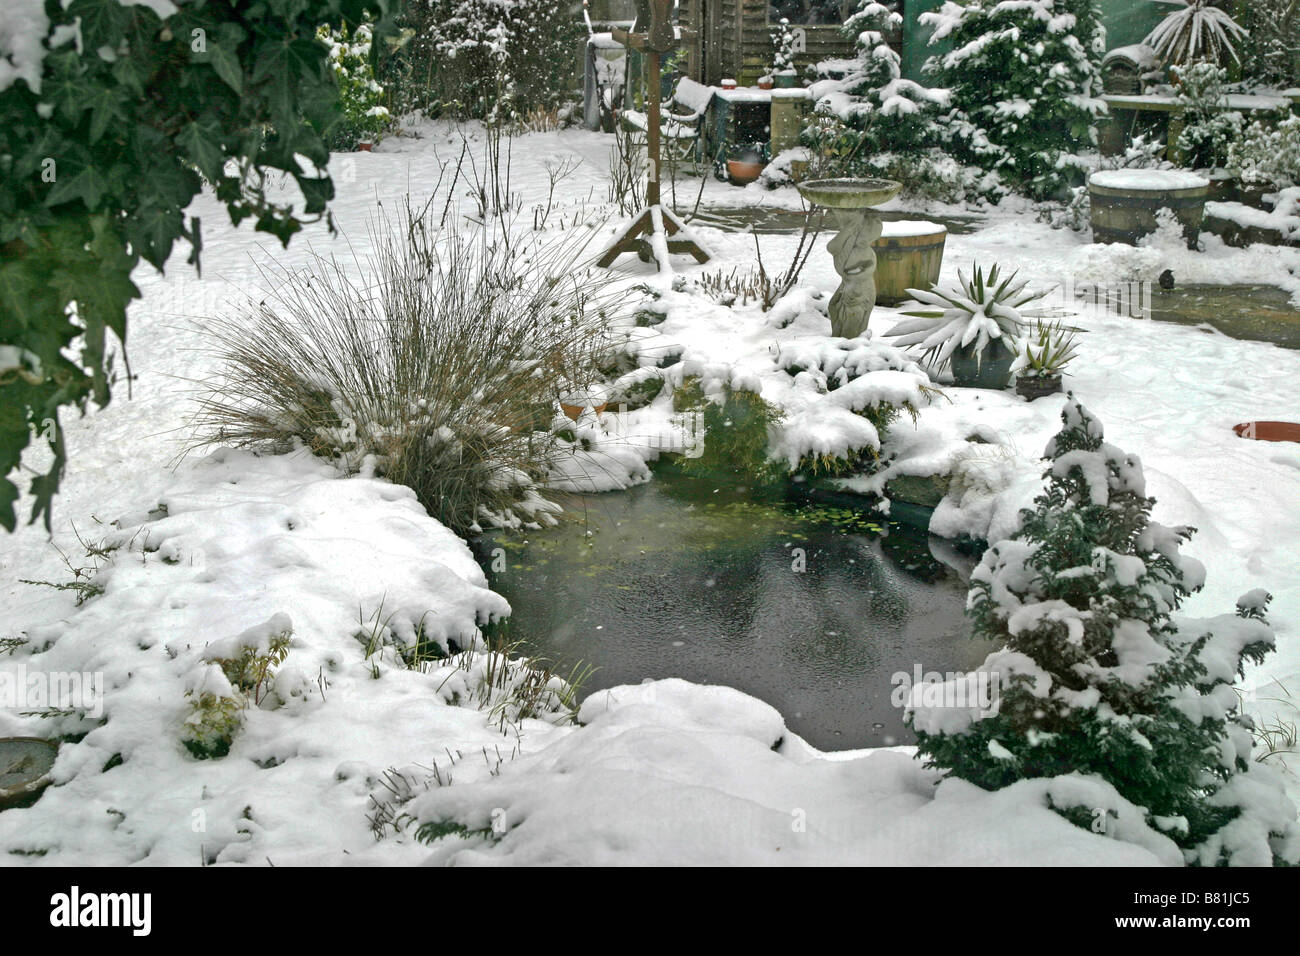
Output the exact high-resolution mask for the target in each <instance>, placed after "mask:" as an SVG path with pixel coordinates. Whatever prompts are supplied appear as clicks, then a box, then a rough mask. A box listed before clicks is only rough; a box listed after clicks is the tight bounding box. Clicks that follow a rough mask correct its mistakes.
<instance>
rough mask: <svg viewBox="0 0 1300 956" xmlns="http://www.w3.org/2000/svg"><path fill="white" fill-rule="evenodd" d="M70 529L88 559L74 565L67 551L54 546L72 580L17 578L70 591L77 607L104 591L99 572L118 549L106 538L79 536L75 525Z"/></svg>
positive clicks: (41, 585) (39, 585) (33, 583)
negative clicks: (96, 539)
mask: <svg viewBox="0 0 1300 956" xmlns="http://www.w3.org/2000/svg"><path fill="white" fill-rule="evenodd" d="M72 531H73V534H75V535H76V536H77V543H78V544H79V545H80V546H81V548H82V550H84V551H85V552H86V557H87V558H89V559H90V560H89V563H88V564H84V565H83V564H75V565H74V564H73V563H72V559H71V558H70V557H69V556H68V554H67V552H65V551H64V550H63V549H61V548H59V547H58V546H55V550H56V551H58V552H59V557H60V558H61V559H62V560H63V566H64V567H65V568H67V570H68V573H69V574H71V575H72V580H70V581H33V580H29V579H28V578H19V582H20V583H22V584H32V585H35V586H37V587H43V588H53V589H54V590H56V591H71V592H72V593H73V594H75V595H76V596H77V607H81V605H83V604H85V603H86V602H87V601H89V600H90V599H91V598H96V597H99V595H101V594H103V593H104V582H103V581H102V580H101V579H100V576H99V572H100V571H101V570H102V569H103V568H104V566H105V565H107V564H108V563H109V562H110V561H111V560H112V555H113V552H114V551H116V550H117V549H118V547H119V545H116V544H109V543H108V542H107V541H106V540H101V541H98V542H93V541H87V540H86V539H85V538H83V537H82V536H81V532H80V531H78V530H77V529H76V526H75V525H74V526H73V529H72Z"/></svg>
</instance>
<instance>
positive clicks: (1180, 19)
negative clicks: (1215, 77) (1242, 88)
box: [1145, 0, 1249, 66]
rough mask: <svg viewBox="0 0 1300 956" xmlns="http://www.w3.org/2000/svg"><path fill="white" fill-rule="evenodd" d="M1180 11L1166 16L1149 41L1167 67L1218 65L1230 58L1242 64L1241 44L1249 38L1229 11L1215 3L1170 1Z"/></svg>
mask: <svg viewBox="0 0 1300 956" xmlns="http://www.w3.org/2000/svg"><path fill="white" fill-rule="evenodd" d="M1166 2H1170V3H1176V4H1178V8H1177V9H1175V10H1170V11H1169V12H1168V13H1167V14H1165V18H1164V19H1163V20H1161V21H1160V22H1159V23H1158V24H1156V27H1155V29H1154V30H1152V31H1151V32H1150V33H1149V34H1148V35H1147V38H1146V41H1145V42H1146V44H1147V46H1149V47H1151V48H1152V49H1153V50H1155V51H1156V55H1157V56H1159V57H1160V59H1162V60H1163V61H1164V62H1165V63H1168V64H1172V65H1176V66H1186V65H1188V64H1190V63H1195V62H1196V61H1197V60H1210V61H1212V62H1215V63H1218V62H1221V61H1222V60H1223V54H1224V53H1227V54H1229V55H1230V56H1231V57H1232V59H1233V60H1234V61H1235V62H1237V63H1240V62H1241V59H1240V57H1238V55H1237V44H1239V43H1240V42H1241V41H1243V40H1245V39H1246V37H1247V36H1248V35H1249V34H1248V31H1247V30H1246V28H1245V27H1243V26H1241V24H1239V23H1238V22H1237V21H1236V20H1234V19H1232V14H1230V13H1228V11H1227V10H1224V9H1222V8H1221V7H1217V6H1215V5H1214V2H1213V0H1166Z"/></svg>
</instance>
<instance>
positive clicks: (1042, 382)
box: [1016, 374, 1061, 402]
mask: <svg viewBox="0 0 1300 956" xmlns="http://www.w3.org/2000/svg"><path fill="white" fill-rule="evenodd" d="M1060 391H1061V376H1060V375H1059V374H1058V375H1032V376H1025V375H1021V376H1019V377H1017V378H1016V394H1017V395H1019V396H1020V397H1021V398H1024V399H1027V400H1028V401H1031V402H1034V401H1037V400H1038V399H1040V398H1046V397H1047V396H1048V395H1056V394H1058V393H1059V392H1060Z"/></svg>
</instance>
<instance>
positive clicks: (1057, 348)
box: [1011, 318, 1083, 378]
mask: <svg viewBox="0 0 1300 956" xmlns="http://www.w3.org/2000/svg"><path fill="white" fill-rule="evenodd" d="M1082 331H1083V330H1082V329H1077V328H1075V327H1074V326H1070V325H1066V324H1065V323H1063V322H1061V321H1059V320H1058V321H1056V322H1045V321H1043V319H1041V318H1040V319H1038V321H1037V322H1035V323H1034V328H1033V329H1032V331H1030V332H1029V334H1028V335H1026V336H1025V339H1024V344H1023V345H1022V347H1021V349H1020V355H1019V356H1018V357H1017V358H1016V361H1015V363H1014V364H1013V365H1012V366H1011V371H1013V372H1019V373H1020V374H1021V375H1022V376H1028V377H1030V378H1051V377H1053V376H1056V375H1060V374H1061V372H1062V371H1063V370H1064V369H1065V367H1066V366H1067V365H1069V364H1070V363H1071V362H1072V361H1074V359H1075V357H1076V356H1077V355H1078V354H1079V345H1078V342H1077V341H1075V336H1076V335H1078V334H1079V333H1080V332H1082Z"/></svg>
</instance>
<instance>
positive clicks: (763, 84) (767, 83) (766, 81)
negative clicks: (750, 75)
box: [758, 76, 772, 90]
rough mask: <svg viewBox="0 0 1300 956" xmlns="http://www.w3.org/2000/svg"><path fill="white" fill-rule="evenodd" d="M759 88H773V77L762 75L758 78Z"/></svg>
mask: <svg viewBox="0 0 1300 956" xmlns="http://www.w3.org/2000/svg"><path fill="white" fill-rule="evenodd" d="M758 88H759V89H760V90H770V89H771V88H772V78H771V77H770V76H760V77H759V78H758Z"/></svg>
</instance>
